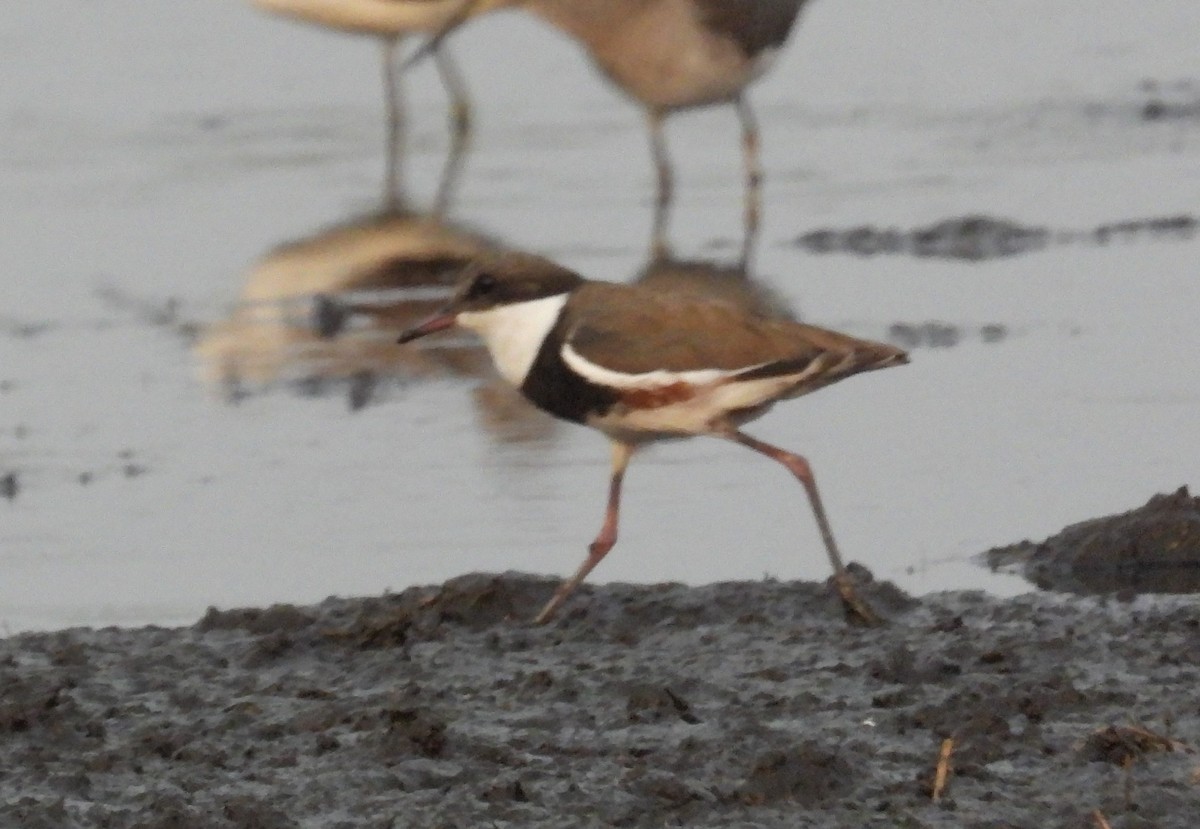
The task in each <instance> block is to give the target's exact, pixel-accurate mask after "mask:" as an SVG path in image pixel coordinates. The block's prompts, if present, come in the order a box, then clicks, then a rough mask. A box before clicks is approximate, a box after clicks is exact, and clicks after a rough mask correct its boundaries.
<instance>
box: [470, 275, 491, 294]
mask: <svg viewBox="0 0 1200 829" xmlns="http://www.w3.org/2000/svg"><path fill="white" fill-rule="evenodd" d="M495 288H496V277H494V276H492V275H491V274H490V273H481V274H480V275H479V276H477V277H475V281H474V282H472V283H471V290H470V295H471V297H472V298H474V297H481V296H487V295H488V294H490V293H491V292H492V291H493V290H495Z"/></svg>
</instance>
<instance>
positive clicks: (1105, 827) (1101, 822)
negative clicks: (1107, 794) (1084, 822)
mask: <svg viewBox="0 0 1200 829" xmlns="http://www.w3.org/2000/svg"><path fill="white" fill-rule="evenodd" d="M1092 817H1093V818H1095V820H1096V829H1112V826H1111V825H1110V824H1109V822H1108V818H1106V817H1105V816H1104V812H1102V811H1100V810H1099V809H1094V810H1093V811H1092Z"/></svg>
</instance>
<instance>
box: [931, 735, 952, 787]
mask: <svg viewBox="0 0 1200 829" xmlns="http://www.w3.org/2000/svg"><path fill="white" fill-rule="evenodd" d="M953 753H954V738H953V737H947V738H946V739H944V740H942V748H941V750H940V751H938V760H937V768H936V770H935V771H934V773H933V794H932V799H933V802H934V803H937V802H938V801H939V800H941V799H942V792H944V791H945V790H946V783H947V781H949V779H950V755H951V754H953Z"/></svg>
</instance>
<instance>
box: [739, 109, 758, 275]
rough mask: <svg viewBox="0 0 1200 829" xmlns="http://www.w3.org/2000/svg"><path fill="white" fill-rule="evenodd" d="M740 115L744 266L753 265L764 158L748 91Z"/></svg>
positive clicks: (747, 268)
mask: <svg viewBox="0 0 1200 829" xmlns="http://www.w3.org/2000/svg"><path fill="white" fill-rule="evenodd" d="M736 103H737V112H738V119H739V120H740V121H741V123H742V159H743V163H744V164H745V166H746V195H745V199H746V202H745V216H744V219H743V222H744V225H745V227H744V234H745V235H744V237H743V239H742V268H743V269H745V270H749V269H750V264H751V263H750V260H751V258H752V257H753V253H754V243H755V242H756V241H757V240H758V224H759V218H760V216H761V215H762V180H763V171H762V161H761V160H760V156H759V141H758V121H757V120H756V119H755V117H754V110H752V109H751V108H750V102H749V101H748V100H747V99H746V97H745V95H739V96H738V98H737V102H736Z"/></svg>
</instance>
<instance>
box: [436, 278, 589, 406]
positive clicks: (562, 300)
mask: <svg viewBox="0 0 1200 829" xmlns="http://www.w3.org/2000/svg"><path fill="white" fill-rule="evenodd" d="M566 302H567V294H558V295H557V296H548V297H543V298H542V299H531V300H530V301H528V302H518V303H515V304H513V305H501V306H499V307H497V308H491V309H489V310H487V311H463V312H460V313H459V315H458V317H457V322H458V324H459V325H461V326H462V327H463V328H466V329H469V330H471V331H474V332H475V333H476V334H478V335H479V336H481V337H483V341H484V343H485V344H486V345H487V349H488V351H489V352H490V353H491V355H492V362H493V363H495V364H496V370H497V371H499V372H500V376H501V377H503V378H504V379H505V380H507V381H508V382H510V383H512V384H513V385H514V386H517V387H518V388H519V387H520V386H521V384H522V383H524V382H525V376H526V375H527V374H529V369H530V367H531V366H532V365H533V361H534V359H535V358H536V357H537V353H538V350H539V349H540V348H541V347H542V342H543V341H544V340H545V339H546V335H547V334H549V333H550V329H551V328H553V327H554V323H556V322H558V314H559V312H560V311H561V310H562V307H563V305H565V304H566Z"/></svg>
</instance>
